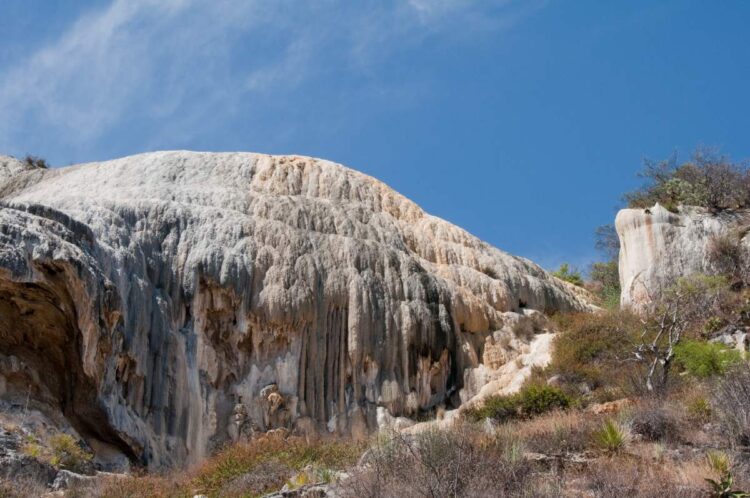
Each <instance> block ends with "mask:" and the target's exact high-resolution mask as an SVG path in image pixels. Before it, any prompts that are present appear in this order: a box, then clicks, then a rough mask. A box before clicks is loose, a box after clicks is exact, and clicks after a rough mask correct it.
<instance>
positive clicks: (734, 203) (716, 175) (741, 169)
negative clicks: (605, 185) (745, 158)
mask: <svg viewBox="0 0 750 498" xmlns="http://www.w3.org/2000/svg"><path fill="white" fill-rule="evenodd" d="M640 176H641V177H643V178H645V179H646V183H645V184H644V185H643V187H641V188H640V189H638V190H635V191H633V192H630V193H628V194H625V196H624V198H625V201H626V202H627V203H628V205H629V206H630V207H634V208H648V207H651V206H653V205H654V204H656V203H657V202H658V203H660V204H661V205H663V206H664V207H666V208H667V209H669V210H672V211H675V210H676V209H677V207H678V206H679V205H681V204H684V205H692V206H702V207H706V208H709V209H711V210H713V211H721V210H725V209H738V208H744V207H748V206H750V174H748V168H747V166H746V165H744V164H738V163H733V162H732V161H731V160H730V159H729V158H728V157H727V156H724V155H720V154H718V153H716V152H715V151H712V150H710V149H705V148H699V149H697V150H696V151H695V153H693V156H692V157H691V159H690V160H689V161H687V162H684V163H682V164H680V163H678V161H677V155H676V154H673V155H672V156H671V157H670V158H668V159H666V160H663V161H652V160H648V159H647V160H645V161H644V169H643V172H642V173H641V174H640Z"/></svg>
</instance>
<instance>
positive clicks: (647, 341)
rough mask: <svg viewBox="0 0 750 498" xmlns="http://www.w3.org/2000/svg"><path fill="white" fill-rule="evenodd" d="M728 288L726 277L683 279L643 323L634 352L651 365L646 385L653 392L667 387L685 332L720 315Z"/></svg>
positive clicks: (702, 276)
mask: <svg viewBox="0 0 750 498" xmlns="http://www.w3.org/2000/svg"><path fill="white" fill-rule="evenodd" d="M728 287H729V286H728V284H727V281H726V279H725V278H723V277H715V276H707V275H701V274H696V275H692V276H690V277H684V278H681V279H679V280H678V281H677V284H676V285H674V286H673V287H671V288H670V289H667V290H666V291H665V292H664V293H663V295H662V298H661V299H660V300H656V301H654V302H657V303H658V304H657V306H656V307H655V308H654V310H653V311H652V312H651V313H650V314H649V315H648V316H647V318H646V319H644V320H643V329H642V333H641V336H640V340H639V342H638V344H637V345H636V347H635V351H634V353H635V357H636V359H637V360H639V361H642V362H644V363H645V364H646V365H647V373H646V378H645V384H646V388H647V389H648V390H649V391H662V390H663V389H664V388H665V387H666V386H667V381H668V378H669V374H670V372H671V368H672V366H673V364H674V361H675V355H676V353H677V348H678V346H679V345H680V344H681V342H682V340H683V338H684V335H685V333H686V332H687V331H688V330H689V329H690V328H691V327H694V326H695V325H696V324H697V323H699V322H701V321H703V320H705V319H706V318H708V317H710V316H712V315H713V314H714V313H715V312H716V310H717V309H718V308H719V307H720V305H721V303H722V301H723V300H724V299H725V294H726V292H727V291H728Z"/></svg>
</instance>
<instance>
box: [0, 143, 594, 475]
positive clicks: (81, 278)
mask: <svg viewBox="0 0 750 498" xmlns="http://www.w3.org/2000/svg"><path fill="white" fill-rule="evenodd" d="M0 206H1V207H0V387H1V388H2V389H1V390H0V395H2V397H3V398H4V399H6V400H11V401H13V400H15V402H18V400H25V399H27V398H30V399H31V403H32V405H34V406H36V407H37V408H39V409H44V410H47V411H57V412H58V413H59V414H61V415H62V416H64V418H65V419H66V421H67V422H69V423H70V424H71V425H72V426H73V427H75V429H76V430H77V431H78V432H79V433H80V434H81V435H82V436H84V437H85V438H86V440H87V441H88V442H89V444H90V445H91V447H92V448H95V449H96V448H100V447H101V448H107V449H108V450H110V451H111V450H112V449H113V448H114V449H117V450H118V451H120V452H121V453H123V454H125V455H126V456H128V457H129V458H130V459H132V460H135V461H139V462H141V463H144V464H148V465H150V466H162V465H174V464H183V463H189V462H192V461H196V460H197V459H199V458H201V457H202V456H204V455H205V454H206V452H208V451H210V449H211V448H212V447H214V446H215V445H218V444H222V443H223V442H224V441H226V440H227V439H229V438H230V437H242V435H243V434H245V433H252V432H253V431H264V430H268V429H274V428H277V427H280V426H283V427H285V428H287V429H290V430H295V428H298V429H299V428H305V430H318V431H330V432H334V433H339V434H344V435H355V436H361V435H364V434H367V432H368V431H371V430H372V429H374V428H375V427H376V426H377V410H378V408H380V409H385V410H387V411H388V412H389V413H390V414H391V415H392V416H410V415H415V414H417V413H423V412H427V411H430V410H433V409H435V408H436V407H438V406H447V407H455V406H457V405H458V404H460V402H461V400H462V397H464V398H465V397H466V396H469V395H471V393H472V392H474V391H476V390H478V389H479V387H481V386H474V387H471V386H467V385H465V384H466V379H471V382H470V384H472V385H474V384H476V382H477V378H479V377H481V378H492V376H491V375H490V374H488V373H487V371H486V370H487V369H490V370H492V369H499V368H501V367H502V366H503V365H504V364H505V363H507V362H512V361H513V359H514V354H515V353H514V351H516V349H518V348H521V349H522V346H523V345H524V344H525V345H528V344H530V343H531V342H532V341H533V339H534V337H533V331H532V334H531V336H528V335H525V334H519V337H520V339H516V338H515V335H514V336H513V337H506V336H507V335H508V334H510V333H514V332H513V331H516V330H518V329H519V328H524V327H521V326H520V325H519V321H523V320H524V319H525V318H526V316H527V315H528V314H529V310H539V311H542V312H543V311H550V310H567V309H581V308H584V307H586V303H585V302H584V299H583V298H582V297H581V295H580V294H576V292H574V291H572V290H571V289H570V287H569V286H568V285H567V284H565V283H563V282H561V281H559V280H557V279H555V278H553V277H551V276H550V275H548V274H547V273H546V272H544V271H543V270H542V269H541V268H539V267H538V266H536V265H535V264H533V263H531V262H530V261H528V260H525V259H522V258H518V257H514V256H510V255H508V254H506V253H504V252H502V251H499V250H498V249H495V248H493V247H491V246H490V245H488V244H486V243H484V242H482V241H481V240H479V239H477V238H476V237H473V236H472V235H470V234H468V233H467V232H465V231H464V230H462V229H460V228H458V227H456V226H454V225H451V224H450V223H447V222H445V221H443V220H441V219H438V218H435V217H433V216H430V215H428V214H426V213H425V212H423V211H422V210H421V209H420V208H419V207H418V206H417V205H416V204H414V203H413V202H411V201H409V200H408V199H406V198H404V197H403V196H401V195H399V194H398V193H396V192H394V191H393V190H391V189H390V188H388V187H387V186H386V185H384V184H383V183H381V182H379V181H377V180H375V179H373V178H370V177H368V176H366V175H363V174H360V173H357V172H355V171H352V170H350V169H347V168H345V167H343V166H340V165H337V164H333V163H330V162H328V161H322V160H316V159H311V158H306V157H298V156H280V157H273V156H267V155H257V154H245V153H237V154H234V153H233V154H229V153H227V154H212V153H193V152H159V153H150V154H143V155H138V156H133V157H127V158H123V159H118V160H114V161H109V162H103V163H91V164H84V165H78V166H71V167H67V168H61V169H54V170H41V169H35V168H31V167H29V166H27V165H25V164H22V163H20V162H18V161H16V160H14V159H12V158H7V157H3V158H0ZM526 328H528V327H526ZM533 328H534V327H532V329H533ZM498 331H500V332H498ZM502 331H510V332H508V333H505V332H502ZM488 345H489V347H488ZM483 361H484V362H488V366H487V367H485V366H484V365H483V364H482V363H483ZM477 369H480V370H481V372H480V373H481V375H477ZM470 387H471V389H470ZM243 431H244V432H243Z"/></svg>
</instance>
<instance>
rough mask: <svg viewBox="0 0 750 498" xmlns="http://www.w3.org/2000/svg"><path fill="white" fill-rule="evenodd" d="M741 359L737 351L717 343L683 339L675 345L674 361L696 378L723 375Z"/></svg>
mask: <svg viewBox="0 0 750 498" xmlns="http://www.w3.org/2000/svg"><path fill="white" fill-rule="evenodd" d="M741 359H742V358H741V356H740V353H739V351H737V350H734V349H729V348H728V347H726V346H725V345H723V344H719V343H712V342H701V341H683V342H681V343H680V344H678V345H677V346H675V362H676V363H677V364H678V365H680V366H681V367H682V368H684V369H685V371H687V372H688V373H689V374H690V375H693V376H694V377H698V378H707V377H712V376H714V375H724V373H726V371H727V369H728V368H729V367H731V366H732V365H735V364H736V363H738V362H739V361H740V360H741Z"/></svg>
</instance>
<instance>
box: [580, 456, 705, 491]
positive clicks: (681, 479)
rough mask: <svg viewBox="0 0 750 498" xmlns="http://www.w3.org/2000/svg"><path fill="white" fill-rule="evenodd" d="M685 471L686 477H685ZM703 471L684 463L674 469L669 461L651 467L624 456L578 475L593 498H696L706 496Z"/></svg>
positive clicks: (608, 459) (599, 463)
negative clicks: (630, 497) (580, 475)
mask: <svg viewBox="0 0 750 498" xmlns="http://www.w3.org/2000/svg"><path fill="white" fill-rule="evenodd" d="M686 468H687V470H689V475H685V472H684V471H685V470H686ZM704 470H705V469H704V467H701V469H700V470H698V469H696V468H695V467H693V466H692V465H690V466H688V465H687V464H686V463H685V462H681V463H680V464H679V466H678V467H675V464H674V463H673V462H672V463H670V464H663V465H654V464H653V462H648V461H639V460H637V459H634V458H633V457H630V456H627V455H626V456H622V457H615V458H607V459H601V460H599V461H597V462H595V463H593V464H592V465H590V466H589V468H588V469H586V471H585V472H584V474H583V475H582V481H583V483H584V487H585V489H587V490H588V491H589V492H591V493H592V495H593V496H596V497H597V498H621V497H624V496H633V497H641V498H663V497H665V496H669V497H677V498H693V497H696V498H697V497H704V496H705V495H706V492H705V487H704V486H703V484H704V482H703V477H705V476H706V475H707V474H706V473H704ZM696 481H698V482H696Z"/></svg>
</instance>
